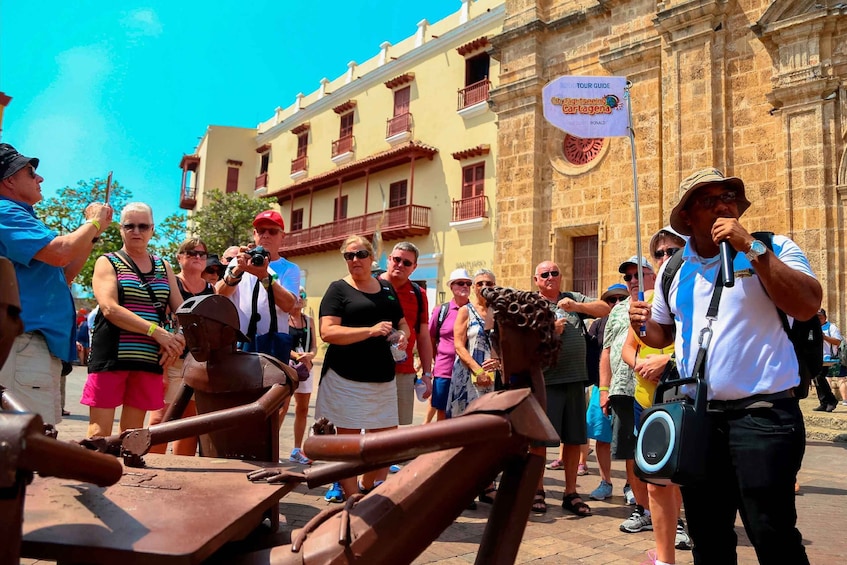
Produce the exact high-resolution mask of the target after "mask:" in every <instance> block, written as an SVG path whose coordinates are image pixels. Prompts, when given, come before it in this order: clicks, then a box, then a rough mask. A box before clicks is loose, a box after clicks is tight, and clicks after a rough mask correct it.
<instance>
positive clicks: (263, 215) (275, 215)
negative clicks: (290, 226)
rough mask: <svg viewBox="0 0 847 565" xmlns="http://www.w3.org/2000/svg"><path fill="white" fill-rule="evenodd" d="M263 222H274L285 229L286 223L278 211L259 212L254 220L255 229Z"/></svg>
mask: <svg viewBox="0 0 847 565" xmlns="http://www.w3.org/2000/svg"><path fill="white" fill-rule="evenodd" d="M262 220H267V221H268V222H273V223H275V224H276V225H278V226H279V227H281V228H282V229H283V230H284V229H285V222H283V221H282V216H281V215H280V213H279V212H277V211H276V210H265V211H264V212H259V214H257V215H256V217H255V218H253V227H254V228H255V227H256V226H257V225H258V224H259V222H261V221H262Z"/></svg>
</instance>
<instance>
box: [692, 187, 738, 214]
mask: <svg viewBox="0 0 847 565" xmlns="http://www.w3.org/2000/svg"><path fill="white" fill-rule="evenodd" d="M737 199H738V193H737V192H735V191H734V190H727V191H726V192H722V193H721V194H714V195H712V196H702V197H700V198H698V199H697V204H699V205H700V207H702V208H705V209H707V210H711V209H712V208H714V207H715V204H717V203H718V200H720V201H721V202H723V203H724V204H732V203H733V202H735V201H736V200H737Z"/></svg>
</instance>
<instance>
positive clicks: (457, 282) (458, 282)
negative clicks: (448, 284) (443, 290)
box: [453, 281, 471, 286]
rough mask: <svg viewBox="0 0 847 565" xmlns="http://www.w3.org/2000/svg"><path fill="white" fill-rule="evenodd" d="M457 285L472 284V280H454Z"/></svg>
mask: <svg viewBox="0 0 847 565" xmlns="http://www.w3.org/2000/svg"><path fill="white" fill-rule="evenodd" d="M453 284H454V285H456V286H471V281H453Z"/></svg>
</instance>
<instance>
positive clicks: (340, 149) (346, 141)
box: [332, 135, 356, 157]
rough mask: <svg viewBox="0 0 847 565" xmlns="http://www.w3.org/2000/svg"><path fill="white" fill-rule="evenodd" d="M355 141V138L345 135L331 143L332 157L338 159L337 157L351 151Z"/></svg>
mask: <svg viewBox="0 0 847 565" xmlns="http://www.w3.org/2000/svg"><path fill="white" fill-rule="evenodd" d="M355 139H356V138H355V137H354V136H352V135H345V136H344V137H342V138H340V139H336V140H335V141H333V142H332V156H333V157H338V156H339V155H343V154H344V153H350V152H351V151H353V142H354V140H355Z"/></svg>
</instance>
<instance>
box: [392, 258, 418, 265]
mask: <svg viewBox="0 0 847 565" xmlns="http://www.w3.org/2000/svg"><path fill="white" fill-rule="evenodd" d="M391 260H392V261H394V264H395V265H400V264H401V263H402V264H403V266H404V267H411V266H412V265H414V263H413V262H412V261H409V260H408V259H403V258H402V257H392V258H391Z"/></svg>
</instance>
